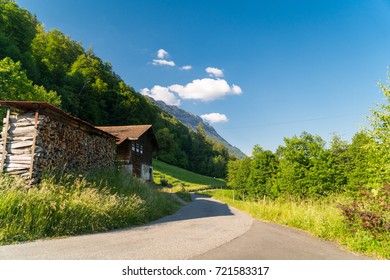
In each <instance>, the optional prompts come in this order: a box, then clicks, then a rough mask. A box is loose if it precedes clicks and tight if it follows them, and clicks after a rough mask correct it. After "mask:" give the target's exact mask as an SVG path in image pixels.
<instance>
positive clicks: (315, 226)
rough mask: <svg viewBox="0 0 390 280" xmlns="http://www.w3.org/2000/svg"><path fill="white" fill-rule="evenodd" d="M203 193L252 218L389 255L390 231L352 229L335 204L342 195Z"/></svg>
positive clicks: (353, 248) (369, 252) (383, 256)
mask: <svg viewBox="0 0 390 280" xmlns="http://www.w3.org/2000/svg"><path fill="white" fill-rule="evenodd" d="M206 194H207V195H210V196H212V197H214V198H215V199H218V200H221V201H223V202H225V203H227V204H229V205H231V206H233V207H235V208H237V209H240V210H242V211H245V212H247V213H249V214H250V215H251V216H253V217H254V218H255V219H259V220H263V221H270V222H275V223H278V224H282V225H286V226H290V227H294V228H298V229H302V230H305V231H307V232H310V233H311V234H312V235H314V236H316V237H320V238H322V239H325V240H329V241H334V242H337V243H339V244H340V245H342V247H344V248H345V249H347V250H349V251H352V252H355V253H361V254H366V255H369V256H372V257H374V258H380V259H390V232H389V233H387V234H386V233H385V234H382V235H381V236H375V237H374V236H373V235H372V234H371V233H370V232H367V231H356V232H351V231H350V230H349V229H348V228H347V226H346V225H345V223H344V220H343V216H342V215H341V210H340V209H339V207H338V205H339V204H340V203H343V202H344V200H345V198H343V197H341V196H332V197H326V198H321V199H318V200H312V199H311V200H298V199H286V198H284V199H282V198H280V199H276V200H268V199H260V200H258V201H243V200H237V199H233V191H232V190H215V191H207V192H206Z"/></svg>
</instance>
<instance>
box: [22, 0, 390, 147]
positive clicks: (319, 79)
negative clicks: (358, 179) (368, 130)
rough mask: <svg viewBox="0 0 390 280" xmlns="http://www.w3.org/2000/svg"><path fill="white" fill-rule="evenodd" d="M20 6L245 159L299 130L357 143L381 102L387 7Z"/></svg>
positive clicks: (70, 1)
mask: <svg viewBox="0 0 390 280" xmlns="http://www.w3.org/2000/svg"><path fill="white" fill-rule="evenodd" d="M16 2H17V3H18V4H19V5H20V6H22V7H25V8H27V9H28V10H29V11H30V12H32V13H33V14H36V15H37V17H38V20H39V21H41V22H43V23H44V25H45V27H46V29H47V30H50V29H52V28H56V29H59V30H61V31H62V32H63V33H65V34H66V35H69V36H70V37H71V38H72V39H73V40H76V41H80V42H82V44H83V45H84V47H86V48H88V47H90V46H92V47H93V49H94V51H95V53H96V54H97V55H98V56H99V57H101V58H102V59H103V60H105V61H110V62H111V63H112V65H113V68H114V71H115V72H116V73H118V74H119V75H120V76H121V77H122V79H123V80H124V81H125V82H126V83H127V84H129V85H131V86H132V87H133V88H134V89H136V90H137V91H140V92H141V91H142V92H143V93H144V94H148V95H152V96H154V97H156V98H160V99H163V100H165V101H167V102H169V103H171V104H179V107H180V108H182V109H184V110H187V111H189V112H191V113H194V114H197V115H200V116H202V115H203V116H204V117H205V118H208V119H209V120H210V121H212V120H215V121H219V122H216V123H213V124H212V125H213V126H214V127H215V128H216V129H217V131H218V132H219V133H220V134H221V136H223V137H224V138H225V139H226V140H228V141H229V142H230V143H231V144H233V145H235V146H237V147H239V148H240V149H241V150H242V151H244V152H245V153H247V154H250V153H251V151H252V148H253V146H254V145H255V144H259V145H261V146H262V147H263V148H265V149H270V150H273V151H274V150H275V149H276V148H277V147H278V145H281V144H283V137H291V136H293V135H299V134H301V132H303V131H307V132H309V133H312V134H317V135H320V136H321V137H323V138H324V139H325V140H327V141H328V140H329V139H330V138H331V137H332V134H333V133H338V134H339V135H341V136H342V137H343V138H344V139H345V140H348V141H350V139H351V137H352V136H353V135H354V134H355V133H356V132H357V131H358V130H359V129H360V127H361V125H364V124H365V123H366V119H365V116H368V115H369V114H370V109H372V108H375V103H376V102H382V101H383V97H382V94H381V91H380V88H379V87H378V82H382V83H385V84H387V73H388V66H389V65H390V1H388V0H387V1H385V0H370V1H367V0H343V1H340V0H326V1H325V0H324V1H323V0H318V1H312V0H310V1H309V0H288V1H281V0H257V1H245V0H237V1H229V0H227V1H226V0H225V1H222V0H221V1H212V0H210V1H203V0H197V1H174V0H166V1H154V0H153V1H148V0H134V1H126V0H115V1H97V0H94V1H92V0H83V1H76V0H55V1H47V0H34V1H31V0H17V1H16ZM184 66H186V67H184ZM183 67H184V68H183ZM212 113H214V114H212ZM210 114H212V115H210Z"/></svg>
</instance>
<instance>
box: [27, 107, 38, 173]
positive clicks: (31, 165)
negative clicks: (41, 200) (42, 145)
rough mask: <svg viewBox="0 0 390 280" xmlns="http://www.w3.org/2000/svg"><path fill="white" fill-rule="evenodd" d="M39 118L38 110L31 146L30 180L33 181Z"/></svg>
mask: <svg viewBox="0 0 390 280" xmlns="http://www.w3.org/2000/svg"><path fill="white" fill-rule="evenodd" d="M38 117H39V112H38V109H37V110H36V111H35V122H34V136H33V142H32V145H31V162H30V176H29V177H30V180H32V179H33V171H34V158H35V142H36V141H37V135H38Z"/></svg>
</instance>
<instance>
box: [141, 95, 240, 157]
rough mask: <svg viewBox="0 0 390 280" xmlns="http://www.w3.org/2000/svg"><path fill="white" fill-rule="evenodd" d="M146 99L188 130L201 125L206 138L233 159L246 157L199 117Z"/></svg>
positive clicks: (175, 107) (162, 102) (163, 103)
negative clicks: (222, 147) (217, 144)
mask: <svg viewBox="0 0 390 280" xmlns="http://www.w3.org/2000/svg"><path fill="white" fill-rule="evenodd" d="M147 97H148V98H149V100H150V101H151V102H152V103H153V104H154V105H156V106H157V107H159V108H160V109H161V110H163V111H165V112H167V113H168V114H170V115H172V116H174V117H175V118H176V119H178V120H179V121H180V122H181V123H183V124H184V125H185V126H187V127H188V128H189V129H191V130H193V131H197V129H198V125H199V123H202V124H203V126H204V129H205V132H206V136H207V137H208V138H210V139H212V140H213V141H216V142H218V143H221V144H222V145H223V146H225V147H226V148H227V149H228V151H229V153H230V154H232V155H234V156H235V157H237V158H239V159H241V158H244V157H246V155H245V154H244V153H243V152H242V151H241V150H240V149H239V148H237V147H235V146H233V145H231V144H230V143H229V142H228V141H226V140H225V139H224V138H223V137H222V136H221V135H219V134H218V132H217V131H216V130H215V128H214V127H213V126H211V125H210V124H209V123H207V122H205V121H203V119H202V118H201V117H200V116H198V115H195V114H193V113H190V112H187V111H185V110H183V109H180V108H179V107H177V106H173V105H168V104H166V103H165V102H164V101H161V100H155V99H153V98H152V97H150V96H147Z"/></svg>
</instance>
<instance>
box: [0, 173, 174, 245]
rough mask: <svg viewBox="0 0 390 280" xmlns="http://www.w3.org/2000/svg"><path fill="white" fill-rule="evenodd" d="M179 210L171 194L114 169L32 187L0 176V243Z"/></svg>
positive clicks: (127, 223) (53, 178)
mask: <svg viewBox="0 0 390 280" xmlns="http://www.w3.org/2000/svg"><path fill="white" fill-rule="evenodd" d="M179 208H180V204H179V203H178V202H177V201H175V200H174V199H173V198H172V197H171V196H170V195H169V194H167V193H164V192H160V191H158V190H156V189H155V188H153V187H152V186H151V185H149V184H147V183H144V182H142V181H140V180H138V179H134V178H133V177H132V176H130V175H129V174H126V173H124V172H121V171H117V170H114V169H112V170H98V171H96V172H90V173H88V174H86V175H85V176H75V175H69V174H68V175H65V174H64V175H57V176H46V177H45V178H44V179H43V180H42V182H41V184H40V185H39V186H36V187H31V188H26V186H25V183H24V182H23V181H22V180H20V179H19V178H16V177H11V176H8V175H5V174H0V245H4V244H10V243H16V242H21V241H29V240H34V239H41V238H53V237H62V236H70V235H78V234H86V233H92V232H101V231H107V230H111V229H117V228H123V227H127V226H133V225H140V224H144V223H147V222H150V221H152V220H156V219H158V218H160V217H163V216H166V215H169V214H172V213H174V212H175V211H176V210H178V209H179Z"/></svg>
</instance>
